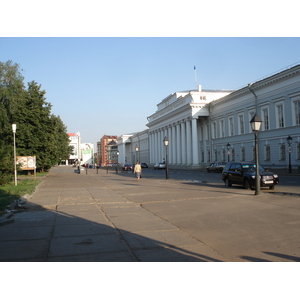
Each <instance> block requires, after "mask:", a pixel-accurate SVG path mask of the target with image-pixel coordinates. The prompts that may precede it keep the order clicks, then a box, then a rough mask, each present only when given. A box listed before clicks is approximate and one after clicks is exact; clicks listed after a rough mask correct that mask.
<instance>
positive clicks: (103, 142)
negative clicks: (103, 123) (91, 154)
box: [97, 134, 118, 167]
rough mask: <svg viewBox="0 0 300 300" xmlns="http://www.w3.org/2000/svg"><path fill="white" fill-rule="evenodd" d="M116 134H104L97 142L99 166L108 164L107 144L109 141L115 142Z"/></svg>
mask: <svg viewBox="0 0 300 300" xmlns="http://www.w3.org/2000/svg"><path fill="white" fill-rule="evenodd" d="M117 138H118V137H117V136H116V135H106V134H105V135H104V136H103V137H102V138H101V139H100V141H99V142H97V164H98V165H99V166H102V167H103V166H107V164H109V158H108V153H107V147H106V146H107V145H108V144H109V143H110V142H111V141H114V142H116V140H117Z"/></svg>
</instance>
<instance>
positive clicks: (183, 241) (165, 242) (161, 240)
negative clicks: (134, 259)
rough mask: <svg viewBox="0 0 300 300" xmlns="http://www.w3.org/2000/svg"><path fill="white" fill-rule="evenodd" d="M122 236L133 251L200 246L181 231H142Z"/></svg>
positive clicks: (125, 233)
mask: <svg viewBox="0 0 300 300" xmlns="http://www.w3.org/2000/svg"><path fill="white" fill-rule="evenodd" d="M122 235H123V237H124V239H125V240H126V241H127V243H128V244H129V245H130V247H132V248H133V249H144V248H155V247H158V246H161V247H177V248H181V247H184V246H187V245H195V244H199V241H197V240H196V239H195V238H193V237H191V236H189V235H187V234H186V233H184V232H182V231H181V230H180V229H172V230H158V231H141V232H137V234H132V233H129V232H124V233H122Z"/></svg>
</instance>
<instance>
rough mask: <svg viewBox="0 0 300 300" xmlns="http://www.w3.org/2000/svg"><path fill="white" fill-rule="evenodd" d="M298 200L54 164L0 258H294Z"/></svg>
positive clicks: (299, 228) (3, 232) (12, 226)
mask: <svg viewBox="0 0 300 300" xmlns="http://www.w3.org/2000/svg"><path fill="white" fill-rule="evenodd" d="M299 202H300V201H299V199H298V198H296V197H280V196H275V195H272V194H269V193H262V195H260V196H253V191H247V190H244V189H239V188H237V189H229V190H228V189H225V188H224V187H223V184H220V185H214V186H212V185H207V184H200V183H194V182H188V181H185V182H183V181H179V180H162V179H154V178H146V177H145V178H142V179H141V180H140V181H136V179H135V178H134V177H133V174H132V173H130V172H129V173H119V174H115V173H114V172H111V171H109V172H108V173H107V171H106V170H103V169H100V170H98V171H97V170H95V169H89V170H88V174H86V173H85V170H84V172H81V174H78V173H76V172H75V170H74V168H72V167H66V166H61V167H54V168H52V169H51V172H50V173H49V175H48V176H46V177H45V179H43V181H42V182H41V184H40V185H39V186H38V188H37V190H36V191H35V193H34V194H33V195H32V197H31V198H30V199H29V200H28V203H27V207H28V209H27V210H26V211H24V212H22V213H17V214H14V216H13V219H14V222H13V223H9V224H6V225H5V226H1V227H0V240H1V244H0V261H50V262H54V261H55V262H59V261H92V262H96V261H102V262H105V261H108V262H109V261H113V262H134V261H142V262H147V261H155V262H159V261H163V262H167V261H182V262H188V261H193V262H197V261H198V262H203V261H206V262H219V261H300V238H299V237H300V221H299V220H300V218H299V217H300V203H299Z"/></svg>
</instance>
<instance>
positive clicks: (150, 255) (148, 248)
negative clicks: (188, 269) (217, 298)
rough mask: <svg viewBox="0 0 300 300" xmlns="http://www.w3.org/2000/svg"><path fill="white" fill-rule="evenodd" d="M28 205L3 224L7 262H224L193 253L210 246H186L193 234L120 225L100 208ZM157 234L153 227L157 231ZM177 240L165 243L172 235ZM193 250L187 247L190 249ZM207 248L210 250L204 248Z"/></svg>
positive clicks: (0, 254)
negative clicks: (113, 223)
mask: <svg viewBox="0 0 300 300" xmlns="http://www.w3.org/2000/svg"><path fill="white" fill-rule="evenodd" d="M27 205H28V209H27V210H26V211H24V212H22V213H17V214H15V215H14V219H15V221H14V223H11V224H7V225H6V226H3V227H0V240H1V244H0V261H2V262H5V261H6V262H22V261H26V262H37V261H40V262H46V261H48V262H134V261H141V262H206V261H213V262H216V261H219V260H217V259H214V258H212V257H209V256H206V255H200V254H199V253H196V252H193V247H198V249H199V247H200V248H201V247H204V246H203V245H201V243H199V242H198V241H196V240H194V241H193V243H191V244H190V245H187V246H186V245H185V249H183V248H181V247H180V246H178V244H180V243H182V242H184V241H185V240H186V241H189V242H191V237H189V236H187V235H186V236H183V235H184V233H182V235H181V236H180V239H181V240H180V241H179V240H178V235H176V234H177V232H175V233H174V235H173V236H172V234H173V233H172V231H170V230H166V231H163V230H161V231H159V232H158V233H156V234H157V236H158V237H159V238H160V239H161V240H159V239H153V238H150V237H147V234H149V233H150V232H145V234H144V233H143V234H144V236H143V235H141V234H135V233H131V232H129V231H125V230H121V229H117V228H115V227H114V226H111V225H110V224H109V222H108V221H107V220H106V219H105V218H104V216H102V215H101V214H100V212H99V211H98V212H97V213H94V214H92V215H91V214H89V215H88V218H85V217H84V212H83V215H82V217H78V216H75V215H72V214H69V213H66V212H64V211H63V208H62V210H59V207H58V208H57V210H56V208H54V207H53V208H52V209H47V208H45V207H42V206H39V205H36V204H34V203H28V204H27ZM151 234H153V232H152V233H151ZM167 237H168V240H170V241H173V242H174V243H173V242H170V243H166V242H164V241H165V240H166V238H167ZM189 248H190V249H191V250H187V249H189ZM204 253H205V252H204Z"/></svg>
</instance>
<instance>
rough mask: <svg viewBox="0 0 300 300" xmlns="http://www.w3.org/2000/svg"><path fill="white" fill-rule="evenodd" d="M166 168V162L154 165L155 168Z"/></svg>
mask: <svg viewBox="0 0 300 300" xmlns="http://www.w3.org/2000/svg"><path fill="white" fill-rule="evenodd" d="M165 168H166V164H165V163H156V164H155V165H154V170H158V169H165Z"/></svg>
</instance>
